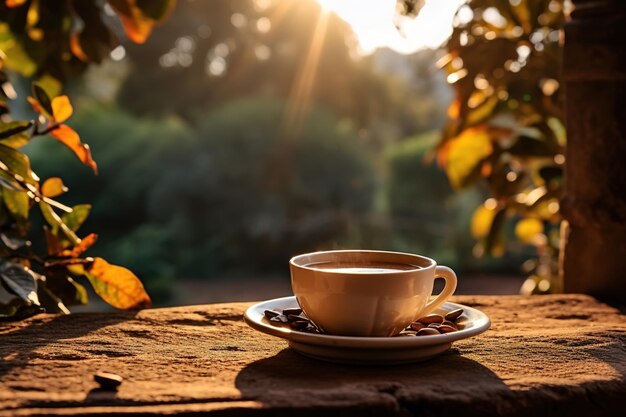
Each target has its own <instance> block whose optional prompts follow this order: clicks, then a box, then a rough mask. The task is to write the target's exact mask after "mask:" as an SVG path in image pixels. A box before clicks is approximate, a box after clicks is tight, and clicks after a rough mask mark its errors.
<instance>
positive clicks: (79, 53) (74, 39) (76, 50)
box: [70, 32, 89, 62]
mask: <svg viewBox="0 0 626 417" xmlns="http://www.w3.org/2000/svg"><path fill="white" fill-rule="evenodd" d="M70 50H71V51H72V53H73V54H74V56H75V57H76V58H78V59H80V60H81V61H83V62H89V57H88V56H87V54H86V53H85V51H83V47H82V45H81V44H80V33H78V32H75V33H72V34H71V35H70Z"/></svg>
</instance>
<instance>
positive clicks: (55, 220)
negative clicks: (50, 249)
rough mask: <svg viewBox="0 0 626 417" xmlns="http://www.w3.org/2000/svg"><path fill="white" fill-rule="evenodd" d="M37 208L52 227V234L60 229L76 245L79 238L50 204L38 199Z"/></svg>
mask: <svg viewBox="0 0 626 417" xmlns="http://www.w3.org/2000/svg"><path fill="white" fill-rule="evenodd" d="M39 208H40V209H41V214H42V215H43V217H44V219H46V222H48V224H49V225H50V226H51V227H52V234H57V232H58V230H59V229H61V231H62V232H63V234H64V235H65V236H66V237H67V238H68V239H69V240H70V242H71V244H72V245H77V244H78V243H79V242H80V238H79V237H78V236H76V233H74V231H73V230H72V229H71V228H70V227H69V226H67V225H66V224H65V222H64V221H63V219H61V217H59V215H58V214H57V213H56V212H55V211H54V210H53V209H52V207H50V205H49V204H48V203H46V202H43V201H40V202H39Z"/></svg>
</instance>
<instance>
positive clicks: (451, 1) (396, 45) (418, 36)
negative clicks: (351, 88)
mask: <svg viewBox="0 0 626 417" xmlns="http://www.w3.org/2000/svg"><path fill="white" fill-rule="evenodd" d="M317 1H318V2H319V3H320V4H321V5H322V6H323V7H324V8H326V9H327V10H330V11H332V12H334V13H336V14H337V15H338V16H339V17H340V18H342V19H343V20H345V21H346V22H347V23H348V24H350V26H351V27H352V30H353V31H354V33H355V35H356V37H357V40H358V42H359V47H360V48H359V52H360V53H362V54H364V55H366V54H371V53H372V52H374V51H375V50H376V49H377V48H381V47H388V48H391V49H393V50H395V51H396V52H399V53H402V54H411V53H413V52H415V51H418V50H420V49H424V48H436V47H438V46H440V45H441V44H442V43H443V42H444V41H445V40H446V39H447V38H448V36H450V34H451V33H452V19H453V17H454V13H455V11H456V10H457V9H458V7H459V6H460V5H461V4H463V3H465V1H466V0H426V4H425V6H424V8H423V9H422V10H421V12H420V13H419V15H418V17H417V18H407V17H402V18H400V19H401V20H400V26H401V28H402V33H401V32H399V31H398V29H397V28H396V26H395V25H394V21H396V19H397V16H396V0H317Z"/></svg>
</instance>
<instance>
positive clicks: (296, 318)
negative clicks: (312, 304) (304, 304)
mask: <svg viewBox="0 0 626 417" xmlns="http://www.w3.org/2000/svg"><path fill="white" fill-rule="evenodd" d="M287 320H288V321H289V322H290V323H291V322H292V321H302V320H304V321H306V322H309V321H310V320H309V318H308V317H304V316H298V315H296V314H289V315H287Z"/></svg>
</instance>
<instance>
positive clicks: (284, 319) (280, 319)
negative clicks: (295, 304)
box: [270, 314, 289, 323]
mask: <svg viewBox="0 0 626 417" xmlns="http://www.w3.org/2000/svg"><path fill="white" fill-rule="evenodd" d="M270 321H272V322H274V323H288V322H289V320H287V317H286V316H283V315H282V314H279V315H278V316H275V317H272V318H271V319H270Z"/></svg>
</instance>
